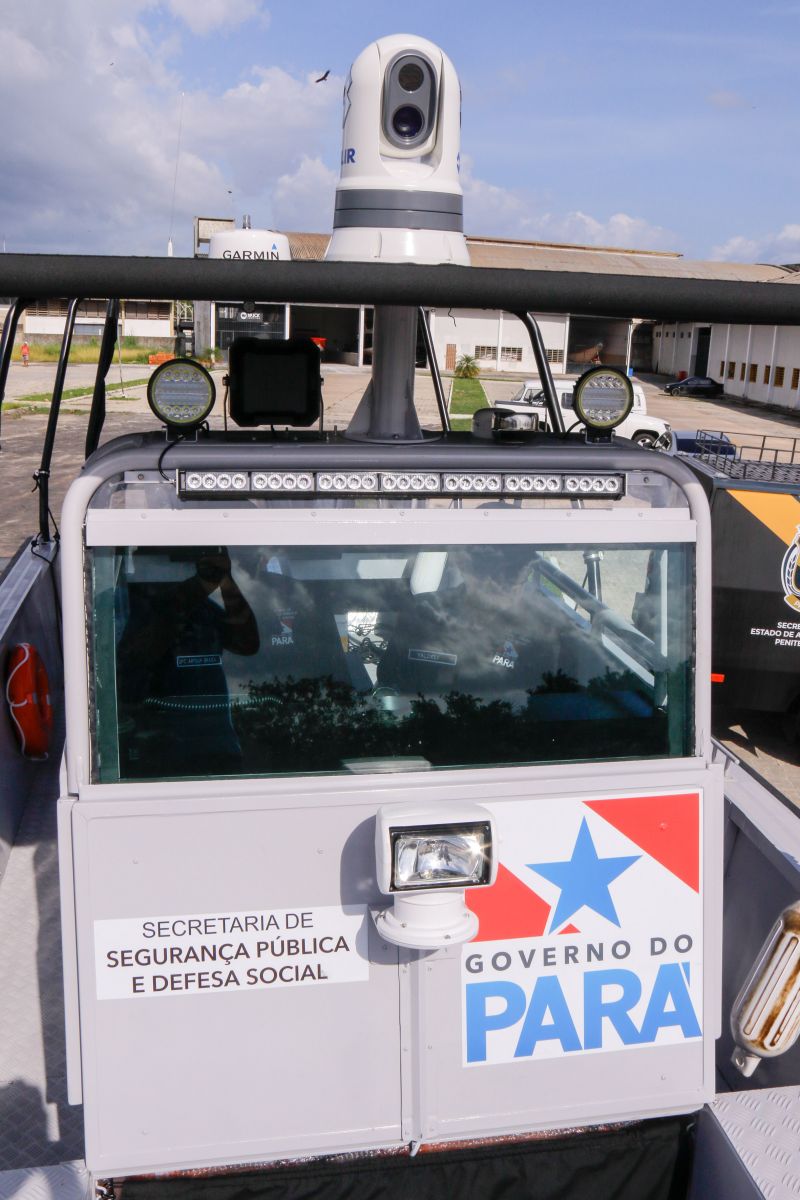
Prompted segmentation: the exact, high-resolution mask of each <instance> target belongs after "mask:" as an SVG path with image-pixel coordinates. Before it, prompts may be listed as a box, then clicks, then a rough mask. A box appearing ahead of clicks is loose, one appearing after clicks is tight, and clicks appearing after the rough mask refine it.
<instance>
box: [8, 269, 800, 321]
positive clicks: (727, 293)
mask: <svg viewBox="0 0 800 1200" xmlns="http://www.w3.org/2000/svg"><path fill="white" fill-rule="evenodd" d="M777 269H778V268H776V270H777ZM0 295H5V296H29V297H31V298H33V299H37V298H40V297H41V298H47V297H51V296H76V295H82V296H126V297H129V298H130V299H132V300H137V299H145V300H147V299H150V300H172V299H174V298H175V297H176V296H180V297H181V298H183V299H186V300H208V299H211V298H213V299H215V300H240V299H241V298H242V296H247V297H248V299H251V300H256V301H258V300H272V301H278V300H282V301H292V300H304V301H306V303H314V304H325V303H329V304H341V303H342V302H343V301H344V300H346V301H348V302H349V303H353V304H400V305H410V306H411V307H414V308H418V307H419V306H420V305H425V306H426V307H446V308H450V307H460V308H489V309H504V310H505V311H508V312H531V311H536V312H572V313H578V314H583V315H598V316H605V317H615V316H623V317H631V316H635V317H644V318H652V319H656V320H659V319H660V320H686V321H691V320H702V321H731V322H739V323H742V322H744V323H747V324H754V325H774V324H776V323H777V324H785V325H800V278H799V277H798V275H797V274H792V273H791V272H787V273H786V276H785V278H784V279H783V280H781V281H780V282H769V283H743V282H741V281H737V280H707V279H692V278H689V279H685V278H684V279H676V278H673V277H668V276H656V275H649V276H642V275H593V274H590V273H588V272H585V271H539V270H535V271H531V270H516V269H514V270H511V269H504V268H487V267H453V266H449V265H439V266H418V265H416V264H414V263H344V262H301V261H296V262H271V263H269V265H268V266H265V264H264V263H262V262H248V261H246V260H243V261H238V260H237V261H235V262H234V261H231V260H229V259H199V258H197V259H195V258H143V257H136V258H122V257H104V256H101V255H68V254H64V255H58V254H56V255H46V254H3V255H0Z"/></svg>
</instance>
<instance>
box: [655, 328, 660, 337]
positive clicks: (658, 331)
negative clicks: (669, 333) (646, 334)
mask: <svg viewBox="0 0 800 1200" xmlns="http://www.w3.org/2000/svg"><path fill="white" fill-rule="evenodd" d="M656 337H661V330H660V329H657V330H656Z"/></svg>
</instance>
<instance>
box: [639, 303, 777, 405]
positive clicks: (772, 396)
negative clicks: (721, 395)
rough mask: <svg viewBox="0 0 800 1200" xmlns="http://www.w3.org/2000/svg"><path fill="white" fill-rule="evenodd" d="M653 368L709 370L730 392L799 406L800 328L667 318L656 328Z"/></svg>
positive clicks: (677, 372)
mask: <svg viewBox="0 0 800 1200" xmlns="http://www.w3.org/2000/svg"><path fill="white" fill-rule="evenodd" d="M653 370H654V371H657V372H659V373H661V374H665V375H672V376H673V377H675V378H680V376H681V375H683V374H685V375H709V376H711V378H712V379H717V380H719V382H720V383H722V384H723V386H724V388H725V391H726V393H727V394H728V395H730V396H738V397H741V398H742V399H746V400H750V401H752V402H753V403H756V404H775V405H778V406H779V407H781V408H788V409H800V328H798V327H797V326H794V325H725V324H714V325H708V324H706V325H703V324H700V323H698V322H687V323H675V322H671V323H669V324H667V323H663V324H658V325H656V326H655V328H654V330H653Z"/></svg>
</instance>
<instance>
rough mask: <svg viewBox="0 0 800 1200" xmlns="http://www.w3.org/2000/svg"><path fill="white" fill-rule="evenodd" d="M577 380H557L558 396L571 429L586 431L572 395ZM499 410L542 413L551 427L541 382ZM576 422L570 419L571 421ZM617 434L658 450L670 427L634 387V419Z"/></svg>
mask: <svg viewBox="0 0 800 1200" xmlns="http://www.w3.org/2000/svg"><path fill="white" fill-rule="evenodd" d="M575 382H576V381H575V380H574V379H556V380H554V384H555V389H556V395H557V396H558V399H559V402H560V404H561V407H562V408H563V409H565V410H566V411H565V413H564V420H565V423H566V425H567V428H568V429H573V430H575V429H582V428H583V422H581V421H578V420H577V419H576V418H575V414H574V408H573V402H572V392H573V388H574V387H575ZM495 404H496V405H497V406H498V407H502V408H507V409H511V411H513V412H530V411H531V409H532V408H533V410H534V411H535V412H537V413H538V416H539V425H540V428H542V429H544V428H546V427H547V406H546V401H545V394H544V391H543V390H542V385H541V383H540V382H539V380H538V379H526V380H525V382H524V383H523V384H522V386H521V387H520V388H519V389H518V390H517V391H516V392H515V393H514V395H513V396H512V397H511V399H510V400H502V401H499V402H498V401H495ZM571 417H572V418H573V419H570V418H571ZM616 432H617V433H618V434H619V436H620V437H625V438H630V440H631V441H632V442H635V443H636V444H637V446H654V445H655V444H656V442H658V441H659V439H665V440H666V439H667V438H668V435H669V432H670V426H669V425H668V423H667V422H666V421H662V420H661V418H660V417H652V416H649V415H648V413H647V401H646V400H645V395H644V389H643V388H642V387H641V385H640V384H638V383H635V384H634V385H633V408H632V409H631V412H630V416H628V417H626V418H625V420H624V421H623V422H622V424H621V425H618V426H617V429H616Z"/></svg>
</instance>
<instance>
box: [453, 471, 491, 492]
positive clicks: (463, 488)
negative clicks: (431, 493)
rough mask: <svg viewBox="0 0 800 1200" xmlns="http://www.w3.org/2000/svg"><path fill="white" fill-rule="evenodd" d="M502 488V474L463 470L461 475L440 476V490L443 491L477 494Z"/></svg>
mask: <svg viewBox="0 0 800 1200" xmlns="http://www.w3.org/2000/svg"><path fill="white" fill-rule="evenodd" d="M502 488H503V477H502V475H476V474H474V473H473V472H471V471H470V472H469V473H467V472H465V473H464V474H463V475H462V474H461V473H459V474H458V475H443V476H442V491H444V492H459V493H461V494H463V493H465V492H466V493H472V494H473V495H477V494H478V493H480V492H499V491H502Z"/></svg>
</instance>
